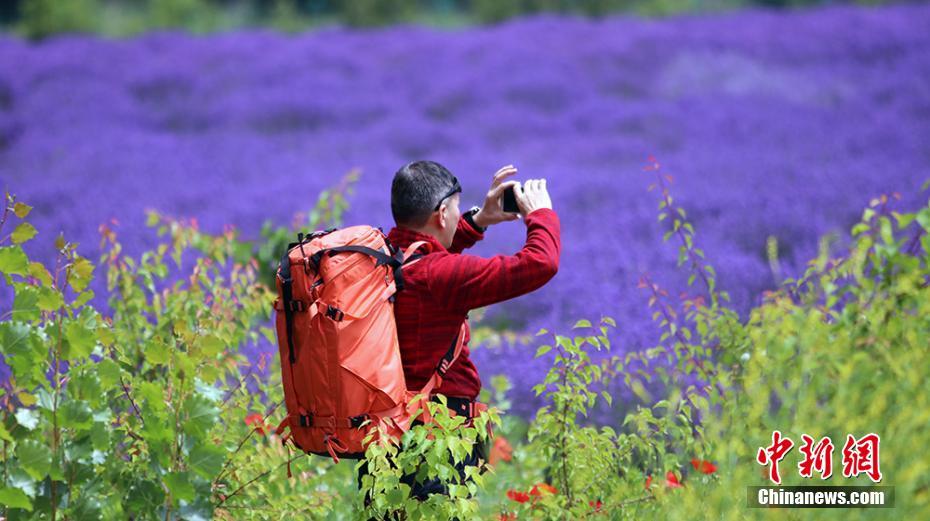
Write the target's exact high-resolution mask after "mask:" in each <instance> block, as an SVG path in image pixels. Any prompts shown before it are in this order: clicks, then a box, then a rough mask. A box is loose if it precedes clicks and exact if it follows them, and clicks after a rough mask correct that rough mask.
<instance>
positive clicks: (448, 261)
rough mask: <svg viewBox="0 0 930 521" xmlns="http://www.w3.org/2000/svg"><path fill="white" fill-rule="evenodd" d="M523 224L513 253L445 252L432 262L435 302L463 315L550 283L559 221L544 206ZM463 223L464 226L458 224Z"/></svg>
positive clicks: (558, 242) (558, 247)
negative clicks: (520, 240) (523, 234)
mask: <svg viewBox="0 0 930 521" xmlns="http://www.w3.org/2000/svg"><path fill="white" fill-rule="evenodd" d="M525 221H526V244H524V246H523V249H521V250H520V251H519V252H517V253H516V254H515V255H509V256H508V255H497V256H495V257H491V258H484V257H478V256H474V255H452V254H450V255H443V256H441V257H440V258H437V259H436V260H434V261H432V262H431V263H430V264H429V267H428V268H427V269H428V270H429V273H428V276H427V280H428V281H429V287H430V291H431V292H432V293H433V294H434V295H435V296H436V298H437V300H439V301H440V302H442V303H443V304H444V305H445V306H446V307H447V308H449V309H454V310H460V311H468V310H471V309H475V308H479V307H482V306H487V305H489V304H494V303H496V302H502V301H505V300H509V299H512V298H514V297H518V296H520V295H524V294H526V293H529V292H531V291H533V290H535V289H538V288H540V287H542V286H543V285H544V284H545V283H546V282H548V281H549V280H550V279H552V277H554V276H555V274H556V272H558V270H559V255H560V252H561V239H560V233H561V232H560V223H559V217H558V215H556V213H555V211H553V210H552V209H550V208H539V209H536V210H533V211H532V212H531V213H528V214H527V215H526V217H525ZM463 225H464V226H468V224H463V223H461V222H460V223H459V226H460V227H461V226H463ZM472 231H474V230H472ZM456 237H458V235H456Z"/></svg>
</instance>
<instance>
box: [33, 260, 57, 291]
mask: <svg viewBox="0 0 930 521" xmlns="http://www.w3.org/2000/svg"><path fill="white" fill-rule="evenodd" d="M28 271H29V276H30V277H35V278H36V279H39V281H40V282H42V284H44V285H46V286H51V285H52V274H51V273H49V272H48V269H46V267H45V265H44V264H42V263H41V262H30V263H29V270H28Z"/></svg>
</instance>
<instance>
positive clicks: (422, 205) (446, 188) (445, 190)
mask: <svg viewBox="0 0 930 521" xmlns="http://www.w3.org/2000/svg"><path fill="white" fill-rule="evenodd" d="M461 191H462V187H461V186H460V185H459V182H458V180H457V179H456V178H455V176H453V175H452V173H450V172H449V170H447V169H446V167H444V166H442V165H440V164H439V163H436V162H433V161H414V162H413V163H408V164H407V165H405V166H403V167H402V168H401V169H400V170H398V171H397V173H396V174H394V182H393V183H392V184H391V213H392V214H394V222H396V223H397V225H398V226H403V227H404V228H410V229H412V230H417V231H419V232H423V233H426V234H429V235H432V236H434V237H436V239H438V240H439V242H440V243H441V244H442V245H443V246H445V247H446V248H448V247H450V246H451V245H452V238H453V237H454V236H455V228H456V226H457V225H458V222H459V218H460V217H461V216H462V214H461V211H460V210H459V192H461Z"/></svg>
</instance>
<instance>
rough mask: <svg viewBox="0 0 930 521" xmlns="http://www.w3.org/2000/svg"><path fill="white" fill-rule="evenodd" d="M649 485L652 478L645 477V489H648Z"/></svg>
mask: <svg viewBox="0 0 930 521" xmlns="http://www.w3.org/2000/svg"><path fill="white" fill-rule="evenodd" d="M649 485H652V476H646V487H645V488H649Z"/></svg>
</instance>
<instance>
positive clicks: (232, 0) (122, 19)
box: [0, 0, 902, 37]
mask: <svg viewBox="0 0 930 521" xmlns="http://www.w3.org/2000/svg"><path fill="white" fill-rule="evenodd" d="M895 3H902V2H900V0H898V1H896V0H512V1H511V0H508V1H500V0H6V1H4V2H3V3H2V4H0V23H2V24H3V25H4V26H6V28H7V29H8V30H15V31H17V32H19V33H20V34H24V35H27V36H30V37H44V36H48V35H52V34H56V33H60V32H71V31H82V32H96V33H101V34H106V35H111V36H127V35H134V34H138V33H141V32H145V31H149V30H153V29H164V28H167V27H174V28H179V27H183V28H185V29H188V30H191V31H195V32H210V31H224V30H233V29H242V28H252V27H259V26H263V27H271V28H274V29H278V30H283V31H299V30H303V29H306V28H309V27H316V26H325V25H332V24H347V25H350V26H357V27H365V26H382V25H388V24H395V23H410V22H413V23H423V24H428V25H435V26H451V27H465V26H471V25H474V24H481V23H496V22H500V21H504V20H507V19H510V18H514V17H519V16H525V15H532V14H538V13H559V14H570V15H582V16H590V17H603V16H605V15H609V14H613V13H626V14H633V15H641V16H668V15H675V14H683V13H711V12H721V11H730V10H734V9H741V8H747V7H759V8H770V9H793V8H804V7H812V6H827V5H842V4H848V5H869V6H875V5H889V4H895Z"/></svg>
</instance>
